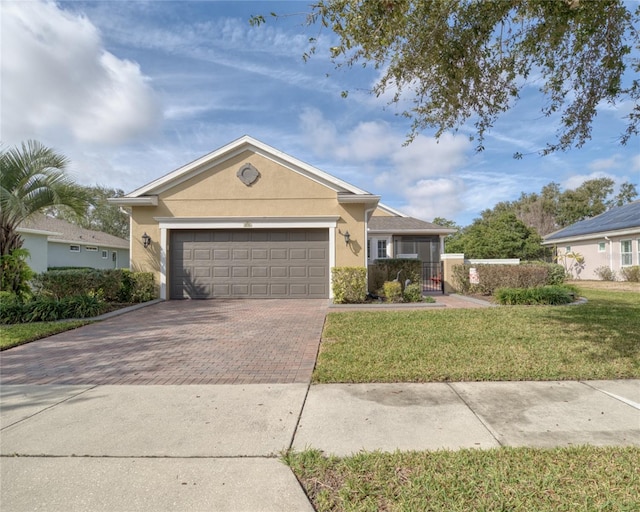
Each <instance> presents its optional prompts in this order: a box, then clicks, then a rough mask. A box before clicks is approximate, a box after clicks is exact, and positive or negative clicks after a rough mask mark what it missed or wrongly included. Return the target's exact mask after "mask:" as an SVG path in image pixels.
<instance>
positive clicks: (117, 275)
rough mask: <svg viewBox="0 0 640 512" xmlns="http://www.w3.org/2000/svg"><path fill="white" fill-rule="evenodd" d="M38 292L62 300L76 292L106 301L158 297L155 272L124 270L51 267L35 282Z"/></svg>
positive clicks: (133, 300)
mask: <svg viewBox="0 0 640 512" xmlns="http://www.w3.org/2000/svg"><path fill="white" fill-rule="evenodd" d="M31 284H32V290H33V292H34V294H35V295H44V296H47V297H52V298H54V299H63V298H65V297H72V296H74V295H96V296H99V297H101V298H102V299H104V300H105V301H106V302H121V303H122V302H146V301H148V300H152V299H154V298H155V293H156V292H155V285H154V281H153V274H152V273H150V272H131V271H129V270H125V269H113V270H98V269H67V270H49V271H47V272H43V273H42V274H38V275H36V276H35V277H34V278H33V279H32V281H31Z"/></svg>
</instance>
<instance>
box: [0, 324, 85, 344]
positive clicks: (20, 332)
mask: <svg viewBox="0 0 640 512" xmlns="http://www.w3.org/2000/svg"><path fill="white" fill-rule="evenodd" d="M88 323H91V322H87V321H71V322H35V323H32V324H14V325H3V326H0V350H6V349H8V348H11V347H17V346H18V345H22V344H24V343H29V342H30V341H35V340H38V339H40V338H45V337H46V336H51V335H52V334H58V333H60V332H64V331H69V330H71V329H75V328H76V327H80V326H82V325H87V324H88Z"/></svg>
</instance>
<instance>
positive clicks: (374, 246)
mask: <svg viewBox="0 0 640 512" xmlns="http://www.w3.org/2000/svg"><path fill="white" fill-rule="evenodd" d="M380 240H384V241H385V242H387V256H386V257H385V258H381V257H380V255H379V254H378V241H380ZM367 241H368V242H369V243H370V247H371V251H370V256H371V257H370V258H369V262H370V263H372V262H374V261H375V260H388V259H390V258H393V237H392V236H391V235H387V236H370V237H368V238H367Z"/></svg>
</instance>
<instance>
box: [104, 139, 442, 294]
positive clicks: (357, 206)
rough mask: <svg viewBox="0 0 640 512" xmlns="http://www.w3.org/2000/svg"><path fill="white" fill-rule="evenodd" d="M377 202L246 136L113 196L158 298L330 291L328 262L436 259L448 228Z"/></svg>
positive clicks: (136, 264) (138, 266) (134, 261)
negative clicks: (125, 215)
mask: <svg viewBox="0 0 640 512" xmlns="http://www.w3.org/2000/svg"><path fill="white" fill-rule="evenodd" d="M379 201H380V197H379V196H377V195H373V194H370V193H368V192H366V191H364V190H362V189H360V188H358V187H355V186H353V185H351V184H349V183H346V182H345V181H342V180H340V179H338V178H336V177H334V176H331V175H330V174H327V173H325V172H323V171H321V170H320V169H317V168H315V167H313V166H311V165H309V164H306V163H304V162H302V161H300V160H298V159H296V158H294V157H292V156H290V155H287V154H285V153H283V152H281V151H279V150H277V149H275V148H273V147H271V146H268V145H266V144H264V143H262V142H260V141H258V140H255V139H253V138H251V137H249V136H244V137H242V138H240V139H237V140H235V141H233V142H231V143H229V144H227V145H226V146H224V147H222V148H220V149H218V150H216V151H214V152H212V153H210V154H208V155H205V156H203V157H202V158H199V159H198V160H195V161H194V162H191V163H189V164H187V165H184V166H183V167H180V168H179V169H176V170H175V171H173V172H171V173H169V174H167V175H165V176H163V177H161V178H159V179H157V180H155V181H153V182H151V183H149V184H147V185H145V186H143V187H141V188H139V189H137V190H134V191H133V192H131V193H130V194H127V195H126V196H124V197H121V198H113V199H110V202H112V203H115V204H119V205H121V206H123V207H126V208H128V209H129V210H130V212H131V267H132V269H134V270H147V271H153V272H155V274H156V276H157V282H158V283H159V288H160V289H159V294H160V297H161V298H163V299H170V298H212V297H255V298H274V297H287V298H329V297H330V296H331V286H330V284H331V268H333V267H341V266H360V267H364V266H367V264H369V263H371V262H373V261H374V260H375V259H377V258H390V257H394V256H397V255H399V254H404V255H405V256H407V255H409V256H408V257H426V256H427V255H428V256H429V258H438V257H439V255H440V253H441V252H442V247H443V239H444V236H446V235H447V234H448V233H450V232H452V230H450V229H447V228H443V227H441V226H436V225H434V224H431V223H428V222H424V221H421V220H418V219H413V218H411V217H408V216H406V215H404V214H402V213H400V212H398V211H396V210H394V209H392V208H389V207H386V206H384V205H382V204H380V202H379ZM145 239H146V244H145V242H144V240H145ZM145 245H146V246H145Z"/></svg>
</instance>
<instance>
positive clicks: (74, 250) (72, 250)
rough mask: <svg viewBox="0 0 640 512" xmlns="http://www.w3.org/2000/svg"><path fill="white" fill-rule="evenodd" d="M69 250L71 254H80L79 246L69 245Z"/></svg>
mask: <svg viewBox="0 0 640 512" xmlns="http://www.w3.org/2000/svg"><path fill="white" fill-rule="evenodd" d="M69 250H70V251H71V252H80V246H79V245H70V246H69Z"/></svg>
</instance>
